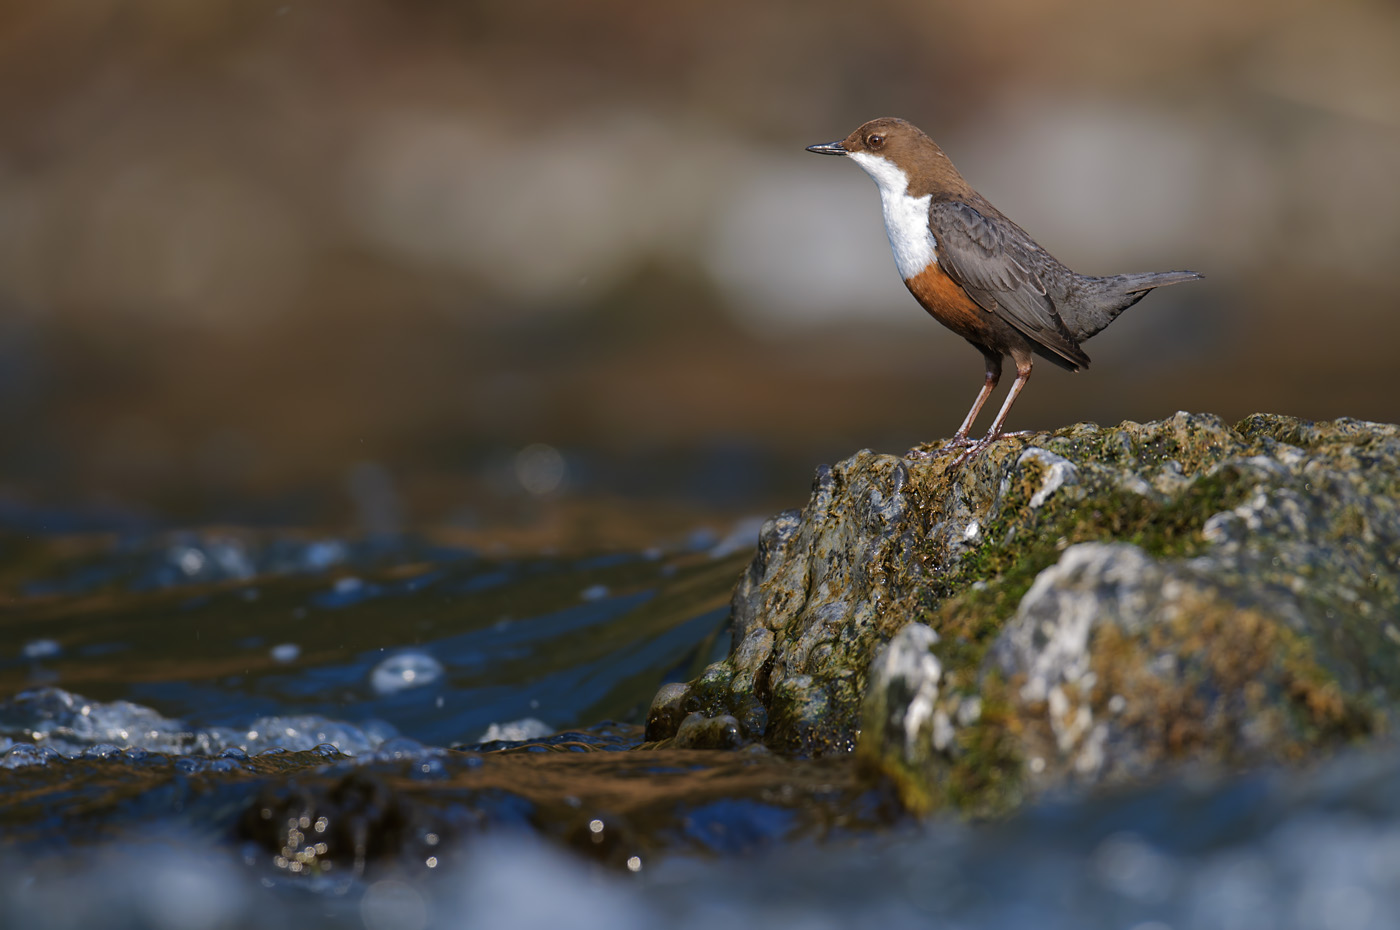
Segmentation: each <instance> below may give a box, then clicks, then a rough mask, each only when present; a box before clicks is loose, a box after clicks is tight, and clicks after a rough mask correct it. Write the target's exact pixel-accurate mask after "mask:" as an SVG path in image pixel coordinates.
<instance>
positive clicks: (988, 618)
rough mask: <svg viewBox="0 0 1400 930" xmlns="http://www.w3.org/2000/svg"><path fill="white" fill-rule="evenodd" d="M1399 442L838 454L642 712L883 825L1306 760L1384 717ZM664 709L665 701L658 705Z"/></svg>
mask: <svg viewBox="0 0 1400 930" xmlns="http://www.w3.org/2000/svg"><path fill="white" fill-rule="evenodd" d="M1397 565H1400V428H1397V427H1395V426H1390V425H1385V424H1376V423H1365V422H1361V421H1355V420H1337V421H1332V422H1323V423H1311V422H1307V421H1301V420H1295V419H1291V418H1287V417H1278V416H1267V415H1256V416H1252V417H1249V418H1247V419H1246V420H1244V421H1242V422H1241V423H1239V424H1237V425H1235V426H1234V427H1230V426H1228V425H1226V424H1225V423H1223V422H1222V421H1220V420H1219V419H1218V418H1216V417H1212V416H1208V415H1199V414H1186V413H1180V414H1177V415H1176V416H1174V417H1172V418H1170V419H1167V420H1162V421H1158V422H1154V423H1144V424H1139V423H1131V422H1128V423H1124V424H1122V425H1120V426H1117V427H1112V428H1100V427H1097V426H1094V425H1092V424H1080V425H1076V426H1073V427H1069V428H1067V429H1063V430H1060V431H1057V432H1054V433H1040V434H1034V435H1030V436H1025V437H1014V438H1007V439H1004V440H1002V441H1000V442H998V443H996V444H994V445H993V446H992V447H990V448H989V449H987V450H985V451H983V452H981V453H979V454H978V455H977V456H975V457H973V458H972V459H970V460H969V461H967V462H965V463H962V464H956V461H955V456H954V455H953V454H951V453H947V454H945V453H941V452H940V451H939V450H937V449H935V450H933V451H932V452H931V454H930V455H929V456H928V457H927V458H923V459H913V458H910V459H900V458H896V457H893V456H887V455H877V454H874V453H872V452H869V451H863V452H859V453H857V454H856V455H854V456H852V457H851V458H849V459H847V460H846V461H844V462H841V463H840V464H838V465H836V466H833V467H823V468H822V469H820V470H819V471H818V473H817V476H816V480H815V482H814V485H813V490H812V496H811V499H810V500H809V502H808V504H807V506H806V507H805V508H804V509H803V510H802V511H801V513H800V514H796V513H792V512H789V513H784V514H780V515H779V516H777V517H775V518H773V519H772V520H770V521H769V522H768V523H767V524H766V525H765V526H764V528H763V531H762V534H761V537H760V547H759V553H758V555H757V556H756V557H755V559H754V561H753V563H752V564H751V565H750V566H749V568H748V570H747V571H746V572H745V574H744V575H743V577H742V578H741V579H740V582H739V585H738V587H737V588H736V590H735V595H734V602H733V613H732V615H733V624H734V647H733V651H732V652H731V654H730V655H729V657H728V658H727V659H725V660H724V661H723V662H720V663H717V664H716V665H713V666H711V667H710V668H709V669H707V670H706V671H705V673H704V674H703V675H702V676H701V677H700V678H699V679H697V680H696V681H694V682H691V683H690V684H688V685H684V686H671V687H670V688H669V690H668V691H666V692H664V693H663V695H659V696H658V705H657V706H656V707H654V708H653V713H652V716H651V719H650V720H649V725H648V733H647V736H648V739H652V740H664V739H666V738H668V737H672V736H675V735H676V733H677V732H678V731H679V729H680V728H681V727H682V726H683V720H684V719H686V718H684V717H683V716H682V713H681V711H684V713H686V714H695V713H699V714H701V715H702V716H703V717H704V718H707V719H709V718H718V717H721V716H723V715H730V716H732V717H733V718H734V719H735V720H736V722H737V724H738V727H739V729H740V733H741V735H742V737H743V738H744V739H746V740H761V741H762V742H764V743H765V744H766V745H768V746H769V747H771V748H773V749H775V750H778V751H781V752H786V753H793V754H813V755H819V754H823V753H831V752H844V751H849V750H850V749H851V748H853V747H855V746H856V744H857V740H858V741H859V751H860V755H861V758H862V761H863V763H864V764H865V765H867V766H868V767H869V768H872V769H874V770H877V771H879V772H882V773H885V774H887V775H889V776H891V777H893V778H894V780H895V781H896V783H897V784H898V785H899V786H900V789H901V791H902V793H903V796H904V798H905V800H906V802H908V803H910V804H911V805H913V806H915V807H918V808H921V809H926V808H931V807H935V806H946V805H951V806H954V807H957V808H960V809H964V810H968V811H973V812H994V811H998V810H1004V809H1006V808H1007V807H1009V806H1011V805H1014V804H1016V803H1018V802H1019V801H1021V800H1022V799H1024V798H1027V797H1032V796H1035V795H1038V794H1041V793H1043V792H1045V791H1048V790H1053V789H1057V788H1061V787H1065V786H1070V785H1080V786H1094V785H1102V784H1115V783H1123V782H1128V781H1133V780H1140V779H1143V778H1151V777H1156V776H1158V775H1159V774H1161V773H1163V772H1164V771H1168V770H1170V769H1172V768H1179V767H1181V766H1184V765H1188V764H1201V763H1207V764H1211V765H1216V766H1222V767H1237V766H1241V765H1249V764H1254V763H1259V762H1267V761H1290V760H1295V759H1301V758H1305V757H1311V756H1313V755H1315V754H1316V753H1317V752H1319V751H1322V750H1325V749H1327V748H1329V747H1334V746H1338V745H1341V744H1344V743H1346V742H1347V741H1350V740H1354V739H1356V738H1359V737H1363V736H1365V735H1367V734H1370V733H1373V732H1376V731H1378V730H1379V729H1382V728H1383V727H1384V726H1385V725H1386V722H1387V718H1388V717H1389V715H1390V713H1391V712H1392V710H1393V708H1394V707H1395V702H1396V698H1397V696H1400V572H1397ZM663 699H664V700H663Z"/></svg>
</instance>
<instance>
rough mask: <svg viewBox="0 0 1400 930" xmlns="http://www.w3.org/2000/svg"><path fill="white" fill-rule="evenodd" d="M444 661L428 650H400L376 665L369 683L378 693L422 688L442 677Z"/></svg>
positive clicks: (395, 692)
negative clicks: (433, 655) (430, 653)
mask: <svg viewBox="0 0 1400 930" xmlns="http://www.w3.org/2000/svg"><path fill="white" fill-rule="evenodd" d="M442 672H443V669H442V663H441V662H439V661H438V660H437V659H434V658H433V657H432V656H430V655H428V654H427V653H426V652H400V653H397V654H396V655H391V656H389V657H388V658H387V659H385V660H384V661H383V662H380V663H379V664H378V665H376V666H375V667H374V670H373V671H372V672H370V674H369V683H370V686H371V687H372V688H374V690H375V692H376V693H377V694H381V695H390V694H397V693H398V692H400V691H406V690H408V689H409V688H421V687H423V686H424V685H429V684H432V683H433V682H435V681H437V680H438V679H440V678H441V677H442Z"/></svg>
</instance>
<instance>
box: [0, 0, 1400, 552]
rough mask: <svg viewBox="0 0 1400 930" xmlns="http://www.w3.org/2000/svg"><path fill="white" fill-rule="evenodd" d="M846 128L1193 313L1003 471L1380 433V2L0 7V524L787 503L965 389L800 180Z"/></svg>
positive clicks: (971, 367) (520, 0) (1138, 337)
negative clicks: (1290, 421) (1159, 428)
mask: <svg viewBox="0 0 1400 930" xmlns="http://www.w3.org/2000/svg"><path fill="white" fill-rule="evenodd" d="M885 115H897V116H903V117H906V118H908V119H910V120H911V121H913V122H915V123H917V124H918V125H920V126H921V127H923V128H924V129H925V130H927V131H928V132H929V134H930V135H932V136H933V137H934V138H935V139H936V140H937V141H938V142H939V143H940V144H941V145H942V146H943V148H944V149H945V150H946V151H947V152H948V154H949V155H950V157H951V158H952V159H953V161H954V162H955V163H956V164H957V165H958V166H959V167H960V169H961V170H962V172H963V174H964V175H966V176H967V177H968V179H969V180H970V181H971V183H972V184H973V185H974V186H976V187H977V188H978V189H979V190H980V191H981V192H982V193H983V194H985V195H986V196H987V197H989V198H990V199H991V200H992V201H993V202H994V203H996V204H997V205H998V206H999V207H1000V208H1001V209H1002V210H1003V211H1005V212H1006V213H1008V214H1009V215H1010V216H1012V217H1013V218H1014V219H1016V220H1017V221H1018V222H1019V223H1020V224H1021V225H1023V226H1024V227H1026V228H1027V229H1028V230H1029V231H1030V232H1031V234H1032V235H1034V236H1035V237H1036V238H1037V239H1038V240H1039V241H1040V242H1041V243H1042V244H1043V245H1045V246H1046V247H1047V248H1048V249H1049V250H1050V251H1051V252H1053V253H1055V254H1056V255H1057V256H1058V257H1059V258H1061V259H1062V260H1064V261H1065V262H1066V263H1068V264H1069V265H1071V266H1072V267H1074V268H1075V269H1077V270H1080V271H1084V272H1089V273H1109V272H1121V271H1148V270H1167V269H1175V268H1191V269H1195V270H1199V271H1202V272H1204V273H1205V274H1206V275H1207V280H1206V281H1205V282H1204V283H1201V284H1193V285H1186V286H1181V287H1177V288H1171V289H1169V290H1164V291H1160V292H1157V293H1154V294H1153V295H1152V296H1151V297H1149V298H1148V299H1147V300H1146V301H1145V302H1144V303H1142V304H1140V305H1138V306H1137V307H1135V308H1134V309H1133V310H1132V311H1131V312H1129V313H1127V314H1126V315H1125V316H1124V317H1122V318H1121V319H1120V320H1119V321H1118V322H1117V323H1116V324H1115V325H1114V326H1113V327H1112V328H1111V329H1109V330H1107V331H1106V332H1105V333H1104V334H1102V335H1100V336H1099V337H1097V338H1096V339H1094V340H1093V342H1091V343H1090V344H1089V345H1088V347H1087V348H1088V351H1089V354H1090V355H1091V356H1092V357H1093V359H1094V366H1093V368H1092V369H1091V370H1090V371H1089V372H1087V373H1084V374H1079V375H1069V374H1066V373H1064V372H1061V371H1058V370H1056V369H1054V368H1053V366H1048V365H1043V366H1040V367H1039V368H1038V369H1037V376H1036V378H1035V379H1034V380H1033V382H1032V384H1031V386H1030V388H1029V389H1028V390H1027V392H1026V393H1025V395H1023V397H1022V399H1021V400H1020V402H1019V403H1018V405H1017V407H1016V411H1015V413H1014V415H1013V417H1012V423H1011V426H1012V427H1013V428H1021V429H1025V428H1051V427H1056V426H1059V425H1064V424H1068V423H1071V422H1074V421H1078V420H1095V421H1098V422H1102V423H1114V422H1117V421H1119V420H1121V419H1125V418H1127V419H1135V420H1147V419H1151V418H1156V417H1161V416H1165V415H1169V414H1171V413H1172V412H1173V411H1175V410H1178V409H1191V410H1201V411H1211V412H1215V413H1218V414H1220V415H1221V416H1223V417H1225V418H1227V419H1232V420H1233V419H1235V418H1239V417H1241V416H1243V415H1245V414H1248V413H1251V412H1255V411H1270V412H1278V413H1286V414H1292V415H1297V416H1303V417H1308V418H1330V417H1335V416H1342V415H1348V416H1355V417H1362V418H1368V419H1380V420H1396V419H1400V392H1397V386H1400V378H1397V363H1396V359H1395V352H1396V350H1395V347H1396V345H1397V341H1398V340H1400V312H1397V310H1400V307H1397V303H1398V302H1400V301H1397V293H1400V261H1397V251H1398V250H1397V247H1400V7H1397V6H1396V5H1395V4H1394V3H1391V2H1379V0H1376V2H1371V0H1343V2H1331V3H1321V2H1287V0H1285V2H1277V0H1269V2H1264V0H1249V2H1237V3H1220V2H1218V0H1174V2H1170V3H1168V2H1147V3H1134V4H1122V3H1117V2H1110V0H1058V2H1056V0H1051V2H1045V0H992V2H980V3H957V4H953V3H930V2H912V0H877V2H870V3H863V4H853V3H849V2H842V3H837V2H826V0H818V2H812V0H803V2H797V0H786V2H772V3H765V4H761V5H759V4H752V3H741V2H730V0H705V2H703V3H692V2H686V3H669V4H657V3H642V2H606V0H604V2H593V3H587V4H583V3H564V2H549V0H516V2H497V3H460V2H446V0H408V2H397V3H388V2H372V0H296V2H287V3H283V2H263V0H199V2H190V0H81V2H77V3H63V4H59V3H28V2H21V0H4V2H3V3H0V430H3V443H2V444H0V511H3V512H4V513H7V514H9V519H10V520H11V522H12V523H13V522H15V521H19V522H23V521H24V520H32V521H37V523H38V524H42V525H51V524H52V521H53V520H55V519H56V518H55V516H54V514H55V512H58V511H61V512H62V513H64V514H66V515H67V516H66V517H65V519H67V520H70V521H72V523H73V525H74V526H82V525H93V526H100V525H104V524H106V523H122V522H123V521H154V522H158V523H159V522H164V523H169V522H204V523H209V522H233V523H241V524H254V525H256V524H289V523H299V524H320V525H334V526H341V527H345V528H347V529H351V530H355V529H359V530H365V531H371V532H393V531H395V530H397V529H399V528H402V527H405V526H418V525H425V524H430V525H434V526H448V527H460V528H462V530H463V531H465V532H481V533H488V534H490V533H494V534H498V535H502V538H505V537H507V536H509V534H510V533H512V532H524V531H525V530H529V531H530V532H534V533H536V535H537V537H538V538H548V537H550V536H551V535H554V536H559V535H561V534H562V535H570V534H572V535H573V536H575V537H577V536H578V535H580V534H582V535H583V536H591V537H592V538H596V539H617V538H625V537H627V536H628V535H629V534H633V535H635V534H642V535H645V534H646V533H653V532H658V531H659V528H665V527H671V526H674V527H681V526H684V525H687V523H688V522H689V523H691V524H693V521H694V520H695V519H696V516H697V515H701V516H703V517H705V518H706V519H709V518H713V517H715V516H716V515H720V516H723V515H729V516H739V515H743V514H748V513H760V514H761V513H765V512H768V511H771V510H773V509H776V508H779V507H787V506H796V505H798V504H800V503H801V502H802V501H803V500H804V498H805V495H806V490H807V485H808V482H809V480H810V476H811V473H812V469H813V468H814V467H815V466H816V465H817V464H819V463H820V462H829V461H834V460H836V459H839V458H842V457H844V456H845V455H847V454H849V453H851V452H853V451H855V450H857V449H859V448H862V447H871V448H875V449H879V450H884V451H893V452H899V451H903V450H904V449H906V448H908V447H909V446H911V445H913V444H915V443H918V442H921V441H926V440H932V439H935V438H937V437H940V436H946V435H948V434H950V433H951V432H952V430H953V429H954V428H956V426H957V424H958V423H959V422H960V420H961V418H962V416H963V414H964V413H965V411H966V409H967V407H968V405H969V403H970V402H971V400H972V397H973V396H974V394H975V393H976V391H977V389H978V387H979V386H980V382H981V374H982V360H981V357H980V355H979V354H978V353H977V352H976V351H974V350H973V349H971V348H969V347H968V346H967V345H966V344H964V343H963V342H961V340H959V339H958V338H957V337H955V336H953V335H952V334H951V333H949V332H947V331H946V330H944V329H942V328H941V327H940V326H938V325H937V324H935V323H934V322H932V321H931V320H930V319H928V318H927V316H926V315H925V314H924V313H923V312H922V311H921V310H920V309H919V308H918V306H917V305H916V304H915V303H914V302H913V300H912V298H910V297H909V296H908V294H907V292H906V291H905V290H904V288H903V286H902V284H901V283H900V281H899V279H898V276H897V275H896V273H895V271H894V266H893V261H892V259H891V257H890V255H889V251H888V245H887V243H886V241H885V236H884V231H883V225H882V222H881V219H880V211H879V199H878V197H877V195H876V192H875V189H874V187H873V185H872V184H871V183H870V181H869V180H868V179H867V178H866V177H865V176H864V174H862V173H861V172H860V171H858V170H856V168H855V166H853V165H850V164H847V163H843V162H841V161H837V160H835V159H829V158H819V157H817V156H813V155H809V154H807V153H804V152H803V151H802V147H803V146H804V145H807V144H810V143H814V142H825V141H829V140H831V139H835V138H839V137H842V136H844V135H846V134H847V133H848V132H849V131H850V130H851V129H853V128H854V127H855V126H856V125H858V124H859V123H861V122H862V121H864V120H866V119H869V118H872V117H875V116H885ZM1003 390H1004V389H1003ZM1000 396H1001V395H1000V393H999V394H998V396H997V398H996V402H997V403H999V402H1000ZM980 425H981V426H983V427H985V423H983V424H980ZM36 514H38V515H40V516H37V517H36V516H35V515H36Z"/></svg>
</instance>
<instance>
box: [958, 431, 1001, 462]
mask: <svg viewBox="0 0 1400 930" xmlns="http://www.w3.org/2000/svg"><path fill="white" fill-rule="evenodd" d="M1014 435H1015V434H1014V433H997V434H992V433H988V434H987V435H985V436H983V437H982V438H981V439H976V440H972V441H970V442H969V443H968V444H967V448H966V449H964V450H963V452H962V454H961V455H959V456H958V457H957V458H955V459H953V467H954V468H959V467H961V466H962V465H963V464H964V463H965V462H967V460H968V459H972V458H976V457H977V456H979V455H981V454H982V453H983V452H985V451H986V450H987V448H988V447H990V446H991V444H992V443H994V442H996V441H997V440H998V439H1000V438H1002V437H1003V436H1014Z"/></svg>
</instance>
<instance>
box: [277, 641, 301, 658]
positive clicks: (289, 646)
mask: <svg viewBox="0 0 1400 930" xmlns="http://www.w3.org/2000/svg"><path fill="white" fill-rule="evenodd" d="M271 655H272V661H274V662H295V661H296V660H297V659H298V658H300V657H301V647H300V646H298V645H297V644H296V643H282V644H280V645H277V646H273V647H272V653H271Z"/></svg>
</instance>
